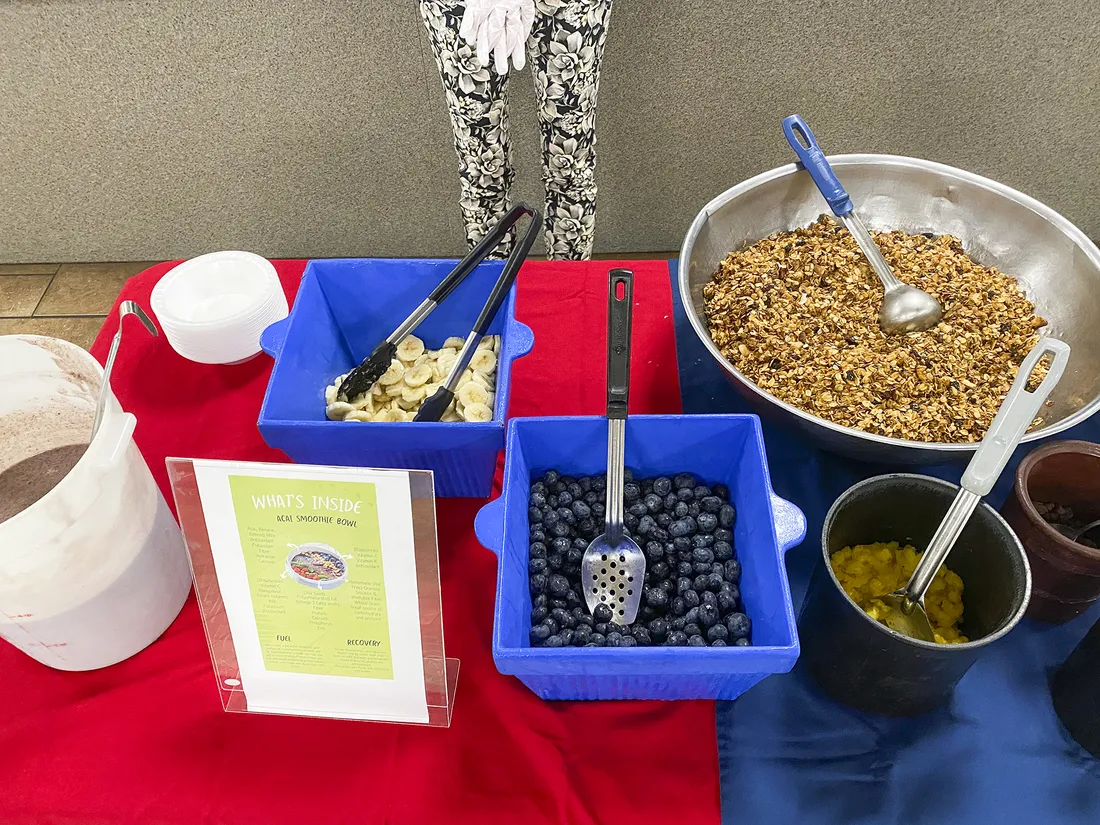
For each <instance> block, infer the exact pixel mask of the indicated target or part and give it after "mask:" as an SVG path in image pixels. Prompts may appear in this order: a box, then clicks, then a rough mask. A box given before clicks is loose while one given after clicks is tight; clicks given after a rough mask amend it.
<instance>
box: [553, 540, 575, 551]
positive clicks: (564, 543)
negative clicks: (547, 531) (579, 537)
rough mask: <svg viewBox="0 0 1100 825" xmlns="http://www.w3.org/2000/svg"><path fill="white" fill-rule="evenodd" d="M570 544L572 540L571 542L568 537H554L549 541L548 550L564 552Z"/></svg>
mask: <svg viewBox="0 0 1100 825" xmlns="http://www.w3.org/2000/svg"><path fill="white" fill-rule="evenodd" d="M572 546H573V542H571V541H570V540H569V539H564V538H556V539H554V540H553V541H551V542H550V552H551V553H564V552H566V551H567V550H568V549H569V548H570V547H572Z"/></svg>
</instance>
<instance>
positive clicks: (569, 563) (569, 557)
mask: <svg viewBox="0 0 1100 825" xmlns="http://www.w3.org/2000/svg"><path fill="white" fill-rule="evenodd" d="M583 558H584V551H583V550H578V549H577V548H576V547H570V548H569V551H568V552H567V553H566V554H565V566H566V567H567V568H569V569H570V570H573V571H574V572H576V571H579V570H580V569H581V559H583Z"/></svg>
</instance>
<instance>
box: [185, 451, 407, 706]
mask: <svg viewBox="0 0 1100 825" xmlns="http://www.w3.org/2000/svg"><path fill="white" fill-rule="evenodd" d="M194 467H195V479H196V483H197V486H198V490H199V497H200V499H201V502H202V507H203V513H204V516H205V518H206V524H207V531H208V533H209V536H210V547H211V555H212V556H213V559H214V568H215V571H216V573H217V578H218V586H219V588H220V590H221V595H222V601H223V602H224V605H225V611H226V617H227V619H228V623H229V628H230V633H231V635H232V637H233V645H234V649H235V651H236V655H237V661H238V666H239V668H240V673H241V682H242V687H243V690H244V692H245V695H246V697H247V700H248V709H249V710H252V711H266V712H276V713H288V714H300V715H307V716H334V717H343V718H357V719H377V720H384V721H403V722H427V721H428V708H427V699H426V695H425V687H424V662H423V647H422V642H421V637H420V616H419V606H418V604H419V602H418V594H417V581H416V558H415V548H414V541H413V517H412V497H411V494H410V488H409V474H408V473H407V472H404V471H400V470H365V469H359V468H344V467H308V466H300V465H281V464H251V463H246V462H228V461H202V460H196V461H195V462H194Z"/></svg>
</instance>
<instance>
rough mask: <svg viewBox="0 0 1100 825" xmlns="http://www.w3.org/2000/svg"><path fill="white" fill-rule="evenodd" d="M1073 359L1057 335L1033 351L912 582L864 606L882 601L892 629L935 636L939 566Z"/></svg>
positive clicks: (929, 637)
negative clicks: (931, 610)
mask: <svg viewBox="0 0 1100 825" xmlns="http://www.w3.org/2000/svg"><path fill="white" fill-rule="evenodd" d="M1045 355H1050V356H1051V358H1052V360H1051V363H1050V367H1049V369H1048V370H1047V374H1046V377H1044V378H1043V380H1042V382H1041V383H1040V384H1039V386H1038V387H1037V388H1036V389H1035V391H1034V392H1028V390H1027V382H1028V379H1029V378H1030V377H1031V373H1032V372H1033V371H1034V369H1035V367H1036V366H1037V365H1038V363H1039V360H1040V359H1041V358H1043V357H1044V356H1045ZM1068 360H1069V345H1068V344H1065V343H1063V342H1062V341H1059V340H1058V339H1056V338H1043V339H1042V340H1040V341H1039V343H1038V344H1036V345H1035V347H1034V349H1032V350H1031V352H1030V353H1028V356H1027V358H1025V359H1024V363H1023V364H1021V365H1020V370H1019V372H1017V373H1016V380H1015V381H1013V382H1012V387H1011V388H1010V389H1009V391H1008V395H1006V396H1005V400H1004V401H1003V402H1002V403H1001V408H1000V409H999V410H998V411H997V415H996V417H995V418H994V419H993V423H992V424H990V425H989V430H988V432H986V434H985V438H983V439H982V443H981V444H980V445H979V446H978V450H977V452H975V453H974V457H973V458H972V459H971V460H970V464H968V465H967V468H966V472H965V473H963V477H962V483H961V488H960V490H959V493H958V495H956V496H955V500H954V501H953V502H952V503H951V506H950V507H949V508H948V510H947V515H945V516H944V517H943V521H941V522H940V526H939V527H938V528H937V529H936V533H935V535H933V536H932V540H931V541H930V542H928V548H927V549H926V550H925V551H924V555H922V556H921V559H920V561H919V562H917V567H916V569H915V570H914V571H913V575H912V577H911V578H910V579H909V583H908V584H907V585H906V586H905V587H903V588H901V589H900V590H895V591H894V592H893V593H888V594H886V595H884V596H874V597H873V598H872V599H870V600H868V602H867V603H865V604H864V605H862V606H863V607H864V609H866V608H867V607H868V606H869V605H870V603H871V602H879V603H880V604H881V606H883V607H885V608H886V613H885V615H884V616H880V617H879V621H880V622H882V623H883V624H885V625H886V626H887V627H889V628H890V629H891V630H894V631H897V632H898V633H901V634H903V635H905V636H909V637H911V638H913V639H920V640H922V641H925V642H934V641H935V640H936V638H935V635H934V633H933V631H932V624H931V622H929V620H928V612H927V611H926V610H925V607H924V594H925V593H926V592H928V587H929V585H931V584H932V580H933V579H934V578H935V577H936V573H937V572H938V571H939V569H940V565H941V564H943V562H944V559H946V558H947V555H948V554H949V553H950V552H951V549H952V548H953V547H954V546H955V542H956V541H957V540H958V538H959V535H960V534H961V533H962V531H963V528H964V527H966V523H967V521H969V519H970V516H971V515H972V514H973V512H974V510H975V509H976V508H977V506H978V504H979V502H981V500H982V496H984V495H987V494H988V493H989V491H990V490H992V489H993V485H994V484H995V483H996V481H997V479H998V478H999V477H1000V475H1001V471H1002V470H1004V468H1005V465H1006V464H1007V463H1008V460H1009V458H1011V457H1012V451H1013V450H1015V449H1016V446H1017V445H1018V444H1019V443H1020V439H1022V438H1023V437H1024V433H1026V432H1027V428H1028V427H1029V426H1031V422H1032V421H1034V420H1035V416H1036V415H1038V414H1039V410H1040V409H1041V408H1042V406H1043V403H1044V402H1045V401H1046V400H1047V396H1049V395H1050V393H1051V390H1053V389H1054V386H1055V385H1056V384H1057V383H1058V380H1059V379H1060V378H1061V377H1062V373H1063V371H1064V370H1065V368H1066V362H1067V361H1068ZM876 606H877V605H876Z"/></svg>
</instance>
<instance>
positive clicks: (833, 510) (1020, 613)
mask: <svg viewBox="0 0 1100 825" xmlns="http://www.w3.org/2000/svg"><path fill="white" fill-rule="evenodd" d="M901 479H909V480H916V481H920V482H922V483H927V484H928V486H930V487H940V488H942V489H946V490H947V491H949V492H955V493H957V492H958V491H959V490H960V489H961V488H960V487H959V485H958V484H952V483H951V482H950V481H944V480H943V479H942V478H936V477H935V476H928V475H923V474H921V473H883V474H882V475H877V476H871V477H870V478H865V479H863V481H857V482H856V483H855V484H853V485H852V486H851V487H849V488H848V489H847V490H845V491H844V492H843V493H841V494H840V495H839V496H837V497H836V499H835V500H834V501H833V503H832V504H830V505H829V509H828V511H827V512H826V513H825V520H824V521H823V522H822V523H821V556H822V558H823V559H824V562H825V572H826V573H828V574H829V581H830V582H832V584H833V586H834V587H835V588H836V589H837V591H838V592H839V593H840V595H841V596H842V597H843V598H844V599H845V601H847V602H848V606H849V607H851V608H852V609H853V610H854V611H855V612H856V613H858V614H859V615H860V616H861V617H862V618H863V620H864V621H866V622H868V623H870V624H871V625H872V626H873V627H874V628H875V629H876V630H878V631H880V632H881V633H883V634H885V635H887V636H889V637H890V638H892V639H896V640H899V641H902V642H904V643H906V644H912V645H916V646H917V647H923V648H924V649H926V650H935V651H953V652H954V651H963V652H965V651H969V650H976V649H978V648H982V647H985V646H986V645H988V644H991V643H993V642H995V641H997V640H998V639H1000V638H1002V637H1003V636H1006V635H1008V634H1009V633H1010V632H1011V631H1012V630H1014V629H1015V628H1016V625H1018V624H1019V623H1020V622H1021V620H1022V619H1023V618H1024V615H1025V614H1026V613H1027V609H1028V606H1029V605H1030V604H1031V593H1032V590H1033V589H1034V582H1033V581H1032V576H1031V562H1030V561H1029V560H1028V557H1027V552H1026V551H1025V550H1024V545H1023V543H1022V542H1021V541H1020V537H1019V536H1017V535H1016V532H1015V531H1014V530H1013V529H1012V526H1011V525H1010V524H1009V523H1008V522H1007V521H1005V518H1004V516H1002V515H1001V514H1000V513H998V512H997V511H996V510H994V509H993V507H992V506H991V505H990V504H989V502H988V501H986V500H985V499H984V498H983V499H982V500H981V501H979V502H978V508H979V509H985V510H988V511H989V513H990V514H991V515H992V516H993V517H994V519H995V520H996V521H997V522H999V523H1000V525H1001V526H1002V527H1003V528H1004V529H1005V532H1006V533H1007V534H1008V535H1009V536H1010V537H1011V538H1012V543H1013V546H1015V548H1016V550H1017V551H1018V553H1019V556H1020V559H1021V560H1022V561H1023V565H1024V585H1025V586H1024V597H1023V599H1021V600H1020V606H1019V607H1017V608H1016V610H1015V611H1013V613H1012V615H1011V616H1009V617H1008V619H1006V620H1005V623H1004V625H1003V626H1001V627H1000V628H998V629H997V630H996V631H994V632H993V633H990V634H989V635H988V636H982V637H981V638H979V639H971V640H970V641H968V642H957V643H954V644H942V645H941V644H940V643H939V642H925V641H923V640H921V639H914V638H913V637H911V636H906V635H905V634H904V633H898V632H897V631H896V630H894V629H893V628H890V627H887V626H886V625H884V624H883V623H882V622H880V621H878V620H876V619H872V618H871V617H870V616H869V615H868V614H867V612H866V611H865V610H864V609H863V608H862V607H860V606H859V605H858V604H856V601H855V600H854V599H853V598H852V597H851V596H849V595H848V592H847V591H846V590H845V589H844V586H843V585H841V583H840V580H839V579H838V578H837V577H836V573H835V572H834V571H833V563H832V560H831V559H830V558H829V541H828V540H829V530H830V528H832V526H833V520H834V517H835V516H836V514H837V511H838V510H839V508H840V507H841V505H843V504H846V503H847V502H848V501H849V500H850V499H851V498H852V496H853V495H855V493H856V492H857V491H859V490H862V489H863V488H864V487H873V486H876V485H881V484H888V483H891V482H895V481H898V480H901ZM899 543H900V542H899ZM926 549H927V548H926ZM948 558H950V554H948ZM943 564H947V560H946V559H944V561H943ZM963 584H964V586H965V582H964V583H963Z"/></svg>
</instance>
